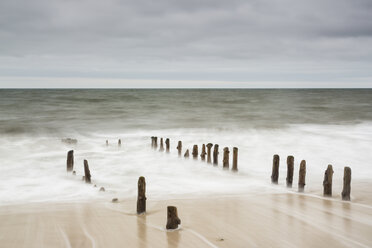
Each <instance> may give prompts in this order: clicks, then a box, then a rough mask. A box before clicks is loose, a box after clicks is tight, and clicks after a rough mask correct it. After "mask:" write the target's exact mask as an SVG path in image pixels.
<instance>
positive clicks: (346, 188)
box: [341, 167, 351, 201]
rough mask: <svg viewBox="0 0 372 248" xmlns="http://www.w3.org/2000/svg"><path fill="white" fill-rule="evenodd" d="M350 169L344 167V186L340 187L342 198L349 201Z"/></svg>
mask: <svg viewBox="0 0 372 248" xmlns="http://www.w3.org/2000/svg"><path fill="white" fill-rule="evenodd" d="M350 183H351V169H350V167H345V168H344V188H343V189H342V194H341V195H342V200H344V201H350V191H351V186H350Z"/></svg>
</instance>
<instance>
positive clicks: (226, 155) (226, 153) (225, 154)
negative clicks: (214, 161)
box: [222, 147, 230, 169]
mask: <svg viewBox="0 0 372 248" xmlns="http://www.w3.org/2000/svg"><path fill="white" fill-rule="evenodd" d="M229 153H230V151H229V148H228V147H225V148H223V160H222V162H223V163H222V164H223V168H224V169H229Z"/></svg>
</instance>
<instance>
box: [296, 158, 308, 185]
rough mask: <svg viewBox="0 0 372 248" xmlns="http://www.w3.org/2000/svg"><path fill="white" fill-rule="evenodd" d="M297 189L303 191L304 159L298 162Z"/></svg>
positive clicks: (304, 176)
mask: <svg viewBox="0 0 372 248" xmlns="http://www.w3.org/2000/svg"><path fill="white" fill-rule="evenodd" d="M298 174H299V175H298V191H299V192H304V189H305V178H306V161H305V160H302V161H301V163H300V171H299V173H298Z"/></svg>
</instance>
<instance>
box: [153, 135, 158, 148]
mask: <svg viewBox="0 0 372 248" xmlns="http://www.w3.org/2000/svg"><path fill="white" fill-rule="evenodd" d="M154 148H155V149H157V148H158V137H154Z"/></svg>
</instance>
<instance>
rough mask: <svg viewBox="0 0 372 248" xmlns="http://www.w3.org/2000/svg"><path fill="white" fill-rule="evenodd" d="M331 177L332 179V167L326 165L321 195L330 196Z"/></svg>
mask: <svg viewBox="0 0 372 248" xmlns="http://www.w3.org/2000/svg"><path fill="white" fill-rule="evenodd" d="M332 177H333V168H332V165H330V164H329V165H328V167H327V170H326V171H325V172H324V180H323V188H324V189H323V195H324V196H332Z"/></svg>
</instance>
